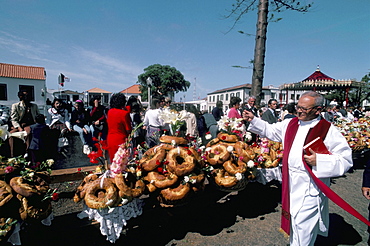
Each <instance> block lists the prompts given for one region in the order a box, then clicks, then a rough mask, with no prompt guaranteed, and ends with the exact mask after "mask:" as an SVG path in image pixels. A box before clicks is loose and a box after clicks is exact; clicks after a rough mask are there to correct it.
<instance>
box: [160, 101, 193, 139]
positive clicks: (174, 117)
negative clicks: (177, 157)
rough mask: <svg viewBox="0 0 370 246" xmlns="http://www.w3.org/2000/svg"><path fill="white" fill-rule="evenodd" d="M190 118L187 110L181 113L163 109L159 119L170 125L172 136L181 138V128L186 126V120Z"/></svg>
mask: <svg viewBox="0 0 370 246" xmlns="http://www.w3.org/2000/svg"><path fill="white" fill-rule="evenodd" d="M189 117H190V113H189V112H187V111H186V110H181V111H180V112H177V111H174V110H170V109H169V108H165V109H163V110H162V111H161V112H160V113H159V116H158V118H159V119H161V120H162V121H163V123H167V124H170V131H171V135H173V136H179V134H180V129H181V127H182V126H183V125H184V124H185V120H186V119H187V118H189Z"/></svg>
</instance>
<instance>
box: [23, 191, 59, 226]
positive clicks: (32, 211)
mask: <svg viewBox="0 0 370 246" xmlns="http://www.w3.org/2000/svg"><path fill="white" fill-rule="evenodd" d="M17 198H18V199H19V201H20V208H19V214H20V216H21V219H22V220H30V219H34V220H43V219H46V218H47V217H48V216H49V215H50V214H51V212H52V207H51V202H50V199H46V200H43V201H39V200H35V199H28V198H27V197H24V196H21V195H17Z"/></svg>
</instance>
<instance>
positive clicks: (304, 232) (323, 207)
mask: <svg viewBox="0 0 370 246" xmlns="http://www.w3.org/2000/svg"><path fill="white" fill-rule="evenodd" d="M18 96H19V99H20V102H19V103H16V104H14V105H13V106H12V112H11V129H10V132H12V133H14V132H23V131H26V132H27V135H26V141H25V142H26V145H27V153H28V154H29V158H30V160H31V161H32V162H40V161H43V160H45V159H46V158H50V156H48V154H49V155H50V154H51V155H54V154H56V153H61V154H63V153H64V151H65V146H67V145H68V142H67V141H68V140H67V138H66V136H67V135H68V134H69V133H72V132H75V133H77V134H78V136H79V137H80V140H81V142H82V146H83V149H82V152H83V153H84V154H87V155H88V154H89V153H90V152H91V151H92V150H94V141H96V139H97V138H100V139H106V140H107V143H108V153H109V159H110V161H111V162H112V160H113V158H114V155H115V153H116V152H117V149H118V146H119V145H120V144H123V143H124V142H125V141H126V140H127V138H128V136H129V135H130V134H131V133H132V131H133V129H136V130H135V131H134V133H133V137H132V146H137V145H138V144H143V143H146V145H147V146H148V147H154V146H156V145H158V144H159V138H160V137H161V136H162V135H163V134H166V133H167V134H168V133H169V132H170V130H171V129H170V126H169V125H168V123H165V122H163V120H162V119H161V117H160V114H161V113H162V112H163V110H164V109H166V108H170V109H174V110H176V107H175V106H174V105H172V104H171V99H170V98H165V97H158V98H153V99H152V104H151V105H150V106H149V107H148V109H144V108H143V106H142V104H141V102H140V100H139V99H138V98H137V97H135V96H131V97H130V98H126V96H125V95H124V94H122V93H115V94H113V95H112V96H111V99H110V103H109V106H108V107H105V106H103V105H102V104H101V99H100V97H99V96H94V97H92V98H91V100H90V102H89V107H87V108H85V106H84V103H83V102H82V101H80V100H77V101H75V102H74V104H73V110H72V111H71V112H69V111H68V109H67V107H66V105H64V104H63V101H62V100H61V99H57V98H56V99H54V101H53V102H52V103H51V108H49V109H48V110H47V112H46V115H42V114H40V113H39V111H38V108H37V105H35V104H32V103H31V102H30V100H29V97H28V93H27V92H26V91H20V92H19V93H18ZM255 104H256V98H255V97H253V96H251V97H249V98H248V100H247V102H244V103H243V102H242V100H241V99H240V98H238V97H232V98H231V99H230V104H229V109H228V110H227V111H226V112H224V111H223V110H222V109H223V105H222V102H217V104H216V107H215V108H214V109H213V110H212V112H207V111H203V112H201V111H200V110H199V109H197V108H196V107H195V106H193V105H186V106H187V108H186V110H187V111H188V115H189V116H188V118H187V119H186V120H185V121H184V122H183V123H184V124H183V127H182V128H181V129H180V131H181V132H182V133H183V134H182V135H180V136H186V137H189V138H193V139H196V138H199V139H201V142H202V145H206V144H207V142H209V141H210V140H211V139H213V138H216V136H217V133H218V132H219V129H218V126H217V122H218V121H219V120H220V119H222V117H223V116H224V115H226V116H228V117H229V118H243V120H244V123H245V125H246V128H247V129H248V130H249V131H250V132H252V139H254V140H255V139H256V137H257V135H259V136H260V137H266V138H269V139H270V140H273V141H278V142H283V145H284V158H283V184H282V189H283V197H282V205H283V216H282V227H283V229H284V230H285V231H286V232H287V233H288V234H289V233H290V234H291V237H290V243H291V245H313V244H314V242H315V239H316V236H317V235H318V234H322V235H327V232H328V218H329V213H328V198H327V194H323V192H322V190H321V189H320V188H318V185H317V183H315V182H316V181H314V178H313V177H311V175H314V176H317V178H318V179H320V180H321V181H322V182H323V183H324V184H326V185H328V186H329V185H330V178H331V177H336V176H340V175H343V174H344V173H345V172H346V171H347V170H348V169H349V168H350V167H351V166H352V165H353V164H352V151H351V149H350V147H349V146H348V143H347V141H346V139H345V138H344V137H343V136H342V134H341V133H340V132H339V131H338V130H337V129H336V128H335V127H334V126H333V125H332V124H330V123H331V122H334V121H336V120H338V119H343V118H346V119H349V120H353V119H354V118H360V117H362V116H363V115H364V112H363V110H362V108H361V107H357V108H355V109H352V108H347V109H345V108H344V107H342V106H341V105H339V104H338V103H337V102H336V101H335V102H334V103H330V104H329V105H326V106H325V105H324V97H323V96H322V95H320V94H318V93H316V92H306V93H304V94H302V96H301V98H300V99H299V101H298V103H297V104H294V103H289V104H287V105H285V106H284V107H283V108H281V109H278V107H279V105H278V101H277V100H276V99H270V100H269V101H268V103H267V107H258V106H257V105H255ZM180 110H181V109H177V111H180ZM206 136H207V137H206ZM208 136H210V137H208ZM318 136H320V137H321V138H322V140H323V141H324V143H325V145H326V146H327V148H328V151H329V152H330V153H331V155H330V156H328V155H327V154H321V153H315V152H314V151H312V149H309V150H308V151H309V153H307V152H303V146H304V145H305V144H307V143H308V142H309V141H311V140H313V139H315V138H316V137H318ZM9 143H10V145H11V142H9ZM11 148H12V146H11ZM45 150H50V151H45ZM307 167H308V168H309V169H310V171H308V170H306V168H307ZM311 172H312V174H311ZM366 192H367V193H366V195H368V193H370V192H368V190H367V191H366ZM364 195H365V193H364ZM369 197H370V196H369Z"/></svg>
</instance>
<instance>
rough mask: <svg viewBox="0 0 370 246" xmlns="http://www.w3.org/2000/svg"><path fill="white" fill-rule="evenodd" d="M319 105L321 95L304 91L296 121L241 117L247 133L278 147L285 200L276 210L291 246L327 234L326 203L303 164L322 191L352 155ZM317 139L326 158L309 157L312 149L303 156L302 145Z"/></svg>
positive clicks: (349, 162)
mask: <svg viewBox="0 0 370 246" xmlns="http://www.w3.org/2000/svg"><path fill="white" fill-rule="evenodd" d="M323 103H324V97H323V96H322V95H320V94H318V93H316V92H313V91H309V92H305V93H303V94H302V96H301V98H300V99H299V101H298V104H297V107H296V108H297V117H295V118H292V119H287V120H283V121H281V122H278V123H276V124H269V123H267V122H266V121H263V120H261V119H259V118H256V117H254V115H253V114H252V113H251V112H249V111H244V112H243V118H244V119H245V120H247V121H249V122H250V125H249V128H248V130H249V131H251V132H254V133H256V134H259V135H260V136H262V137H267V138H269V139H270V140H273V141H277V142H283V146H284V158H283V181H282V183H283V194H284V191H286V192H285V195H286V196H284V195H283V197H282V201H283V208H284V203H285V204H287V205H288V207H286V206H285V208H286V209H283V210H282V222H285V226H284V224H283V223H282V228H283V227H284V228H285V229H284V228H283V229H284V230H285V231H286V232H287V231H288V232H289V228H290V245H291V246H302V245H314V243H315V240H316V237H317V234H320V235H323V236H327V235H328V226H329V207H328V198H327V197H326V196H325V195H324V194H323V193H322V191H321V190H320V189H319V188H318V187H317V185H316V184H315V182H314V181H313V179H312V177H311V175H310V174H309V171H308V170H307V169H306V167H305V163H306V164H307V165H308V166H309V167H311V168H312V172H313V173H314V175H315V176H316V177H317V178H319V179H320V180H321V181H322V182H324V183H325V184H326V185H327V186H330V178H331V177H338V176H341V175H343V174H344V173H345V172H347V171H348V169H350V168H351V167H352V165H353V163H352V150H351V148H350V147H349V146H348V143H347V141H346V139H345V138H344V136H343V135H342V134H341V133H340V132H339V131H338V130H337V128H336V127H335V126H334V125H332V124H330V123H329V122H327V121H326V120H324V119H322V117H321V114H320V112H321V109H322V107H323ZM319 134H320V135H321V136H322V138H323V140H324V141H323V142H324V144H325V146H326V147H327V149H328V150H329V151H330V153H331V154H330V155H329V154H319V153H315V152H314V151H313V150H312V149H309V151H310V153H311V155H307V154H306V153H304V152H303V146H304V145H305V144H307V142H309V141H308V140H310V139H312V138H313V137H317V135H319ZM320 135H319V136H320ZM284 169H285V171H286V174H285V176H284ZM289 206H290V209H289ZM284 219H285V221H284ZM287 223H288V224H287ZM289 224H290V227H289ZM287 225H288V226H287ZM288 232H287V233H288Z"/></svg>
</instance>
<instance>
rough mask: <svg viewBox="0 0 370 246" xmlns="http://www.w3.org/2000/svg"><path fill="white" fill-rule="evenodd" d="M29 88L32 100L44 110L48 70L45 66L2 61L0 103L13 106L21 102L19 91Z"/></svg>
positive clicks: (0, 69)
mask: <svg viewBox="0 0 370 246" xmlns="http://www.w3.org/2000/svg"><path fill="white" fill-rule="evenodd" d="M20 90H27V91H28V94H29V95H30V97H31V101H33V102H34V103H35V104H37V105H38V106H39V109H40V112H44V109H45V101H46V71H45V68H43V67H33V66H22V65H14V64H6V63H0V104H1V105H5V106H8V107H11V105H12V104H13V103H16V102H19V98H18V91H20Z"/></svg>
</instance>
